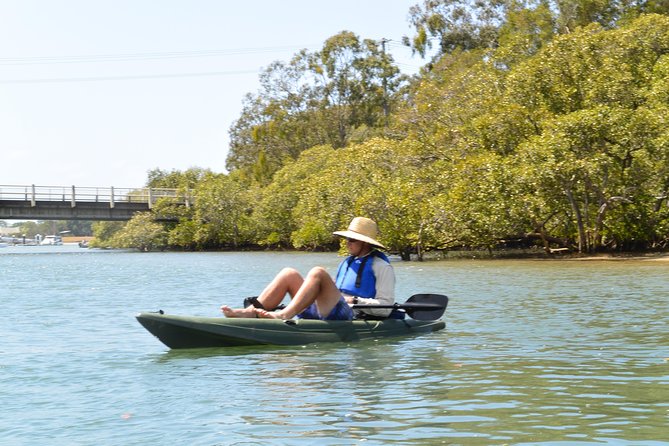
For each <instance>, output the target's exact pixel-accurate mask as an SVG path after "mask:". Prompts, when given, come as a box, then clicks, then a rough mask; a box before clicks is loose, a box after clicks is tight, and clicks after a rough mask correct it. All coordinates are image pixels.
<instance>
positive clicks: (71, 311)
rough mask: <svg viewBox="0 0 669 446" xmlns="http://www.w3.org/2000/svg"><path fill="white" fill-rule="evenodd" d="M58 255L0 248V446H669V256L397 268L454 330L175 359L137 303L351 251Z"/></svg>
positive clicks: (214, 295) (193, 304)
mask: <svg viewBox="0 0 669 446" xmlns="http://www.w3.org/2000/svg"><path fill="white" fill-rule="evenodd" d="M4 251H5V250H3V252H4ZM55 252H56V251H50V252H49V253H43V254H34V255H25V254H16V253H13V254H11V255H5V254H2V255H0V268H1V269H0V271H2V277H3V290H4V291H3V295H2V299H0V311H2V313H3V315H4V319H3V323H2V324H0V337H2V339H3V342H2V343H0V403H1V404H2V407H3V411H4V413H7V414H12V417H0V433H2V438H3V444H17V445H28V444H35V445H37V444H54V443H59V444H75V445H77V444H136V445H140V444H141V445H143V444H147V443H149V442H151V443H156V444H169V443H174V444H193V445H218V444H221V445H223V444H226V445H227V444H314V443H316V442H318V443H319V444H321V443H322V444H336V445H339V444H393V443H399V444H463V445H498V444H499V445H502V444H543V445H554V444H555V445H557V444H560V445H590V444H611V445H653V446H656V445H669V440H668V438H667V437H668V436H667V434H666V431H667V426H668V425H669V390H668V389H669V361H668V360H667V359H668V358H669V350H668V349H669V334H668V331H667V330H666V325H667V321H668V316H669V310H668V308H669V307H668V306H667V304H666V299H667V296H669V285H668V282H667V280H666V276H667V275H666V272H667V268H668V267H669V264H661V263H644V262H615V263H613V262H588V263H583V262H541V261H530V262H528V261H500V262H497V261H480V262H470V261H452V262H439V263H424V264H418V263H410V264H406V263H398V264H396V271H397V276H398V295H399V296H403V297H405V298H406V297H408V296H409V295H411V294H414V293H416V292H429V291H432V292H439V293H444V294H448V295H449V296H450V298H451V301H450V304H449V308H448V310H447V312H446V318H447V327H446V329H445V330H443V331H441V332H437V333H433V334H430V335H425V336H418V337H412V338H400V339H389V340H384V341H375V342H362V343H352V344H329V345H306V346H303V347H253V348H248V347H247V348H241V347H240V348H233V349H198V350H190V351H169V350H167V349H166V348H165V347H164V346H162V344H160V343H159V342H158V341H157V340H155V339H154V338H153V337H151V336H150V335H149V334H148V333H147V332H146V331H144V330H143V328H142V327H140V326H139V324H137V323H136V321H135V320H134V317H133V315H134V314H135V313H136V312H138V311H144V310H155V309H157V308H163V309H165V310H167V311H168V312H170V313H181V314H198V315H206V316H213V315H216V314H217V311H218V306H219V305H220V304H222V303H226V304H232V305H237V304H238V303H239V301H240V300H241V298H242V297H243V296H246V295H251V294H254V293H256V292H257V290H258V289H260V288H261V287H262V284H263V283H265V281H266V280H268V279H269V278H271V276H272V275H273V274H274V273H275V272H276V271H277V270H278V269H280V267H282V266H283V265H293V266H296V267H297V268H298V269H301V270H302V271H306V270H307V269H308V268H309V267H310V266H311V265H313V264H321V265H324V266H326V267H328V268H330V269H331V270H332V269H334V267H335V266H336V264H337V260H338V259H337V258H336V257H335V256H333V255H330V254H292V253H291V254H268V253H246V254H235V253H182V254H177V253H162V254H157V253H154V254H138V253H117V252H109V253H95V252H92V251H87V250H84V253H80V252H69V253H64V252H63V253H62V254H64V255H55V254H54V253H55Z"/></svg>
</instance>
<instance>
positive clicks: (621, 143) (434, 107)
mask: <svg viewBox="0 0 669 446" xmlns="http://www.w3.org/2000/svg"><path fill="white" fill-rule="evenodd" d="M586 3H587V5H586V6H584V3H583V2H582V1H579V0H564V1H555V0H547V1H540V2H537V1H516V0H513V1H511V0H502V1H500V2H480V1H475V0H435V1H424V2H421V3H419V4H417V5H416V6H415V7H412V8H411V9H410V11H409V22H410V24H411V26H412V28H413V32H414V35H413V36H407V37H405V39H404V40H403V44H404V45H407V46H409V47H410V48H411V49H412V50H414V52H415V53H416V54H417V55H419V56H422V57H424V58H425V56H426V55H428V54H429V55H431V56H430V58H429V60H425V62H426V63H425V65H424V66H423V67H422V69H421V70H420V72H419V73H418V74H416V75H415V76H413V77H407V76H404V75H402V74H401V72H400V70H399V68H398V66H397V65H396V64H395V62H394V60H393V58H392V56H391V55H390V53H389V52H387V51H385V46H384V45H386V44H387V43H388V42H386V41H385V40H384V41H383V42H379V41H375V40H371V39H361V38H360V37H359V36H357V35H355V34H354V33H352V32H350V31H342V32H341V33H339V34H337V35H335V36H332V37H330V38H328V39H327V40H326V41H325V42H324V44H323V47H322V49H321V50H317V51H314V52H310V51H307V50H303V51H301V52H299V53H297V54H295V55H294V57H293V58H292V59H291V60H290V61H277V62H275V63H273V64H271V65H270V66H269V67H267V68H266V69H265V70H264V71H263V72H262V73H261V74H260V81H261V82H260V85H261V87H260V89H259V91H257V92H255V93H249V94H248V95H247V97H246V99H245V101H244V104H243V108H242V112H241V114H240V116H239V118H238V119H237V120H236V121H235V122H234V123H233V125H232V126H231V127H230V129H229V135H230V145H229V151H228V155H227V159H226V169H227V172H226V173H215V172H212V171H211V170H209V169H204V168H198V167H193V168H190V169H188V170H185V171H174V170H173V171H163V170H160V169H155V170H152V171H150V172H149V173H148V180H147V186H148V187H164V188H176V189H179V190H180V191H181V192H183V194H185V195H186V196H188V197H190V198H192V200H191V199H189V200H187V202H188V203H189V205H188V206H183V205H179V204H177V203H170V202H169V200H168V199H164V198H163V199H161V200H159V201H158V202H157V203H156V204H155V205H154V206H153V207H152V211H151V212H149V213H143V214H136V215H135V216H134V217H133V218H132V219H131V220H130V221H129V222H127V223H124V222H99V223H95V224H94V225H93V233H94V235H95V237H96V240H95V241H94V242H92V244H93V245H98V246H102V247H107V246H113V247H122V248H136V249H139V250H142V251H150V250H164V249H174V250H184V251H199V250H202V251H211V250H238V249H246V248H249V249H251V247H253V249H255V247H257V248H258V249H297V250H303V251H324V250H327V251H331V250H336V249H337V248H338V247H339V245H338V243H337V240H335V239H334V237H333V236H332V233H333V232H334V231H337V230H341V228H343V227H346V225H347V224H348V222H350V221H351V219H352V218H353V217H355V216H366V217H369V218H372V219H373V220H375V221H376V222H377V223H378V224H379V228H380V233H381V238H382V240H383V243H384V244H385V245H386V246H388V247H389V248H390V249H389V252H391V253H396V254H398V255H399V256H400V257H401V258H402V259H404V260H410V259H416V258H417V259H419V260H420V259H423V258H427V257H430V256H432V255H434V253H436V252H448V253H449V254H448V255H449V256H451V255H455V254H452V253H453V252H461V251H460V250H463V249H467V250H470V249H480V250H481V252H482V253H481V254H480V255H478V254H477V255H475V257H476V258H484V257H489V258H495V257H500V256H505V255H507V254H506V251H504V250H506V249H512V248H513V249H527V250H530V251H531V252H529V254H526V256H527V257H531V256H532V255H536V257H540V258H556V259H558V258H560V259H562V258H568V259H572V258H573V259H578V260H585V259H589V258H594V259H600V258H610V259H625V258H629V257H630V256H631V257H632V258H634V257H640V258H642V259H643V258H646V255H645V254H644V255H641V256H637V255H635V254H634V253H637V252H639V253H641V252H644V253H654V252H663V251H666V250H668V249H669V82H668V81H667V79H669V2H614V1H612V0H611V1H602V2H586ZM165 220H171V222H165ZM534 251H536V253H534ZM509 252H511V251H509ZM430 253H432V254H430ZM495 253H499V254H495ZM600 253H602V254H600ZM604 253H608V254H604ZM617 253H632V254H630V255H627V254H617ZM514 256H517V255H514ZM604 256H606V257H604ZM651 257H652V256H651Z"/></svg>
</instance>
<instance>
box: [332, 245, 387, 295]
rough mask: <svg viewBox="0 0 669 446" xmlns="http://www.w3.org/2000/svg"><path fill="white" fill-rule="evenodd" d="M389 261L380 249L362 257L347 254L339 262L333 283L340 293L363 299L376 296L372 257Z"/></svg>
mask: <svg viewBox="0 0 669 446" xmlns="http://www.w3.org/2000/svg"><path fill="white" fill-rule="evenodd" d="M375 256H376V257H378V258H380V259H382V260H383V261H385V262H388V263H390V260H388V257H386V255H385V254H384V253H382V252H380V251H376V250H374V251H372V252H370V253H369V254H367V255H366V256H364V257H359V258H355V257H354V256H349V257H347V258H346V259H344V260H343V261H342V262H341V263H340V264H339V269H338V270H337V278H336V280H335V283H336V284H337V288H339V291H341V292H342V293H346V294H348V295H350V296H357V297H361V298H363V299H373V298H374V297H375V296H376V277H375V276H374V271H373V270H372V263H373V261H374V257H375Z"/></svg>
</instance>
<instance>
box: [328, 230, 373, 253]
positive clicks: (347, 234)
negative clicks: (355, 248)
mask: <svg viewBox="0 0 669 446" xmlns="http://www.w3.org/2000/svg"><path fill="white" fill-rule="evenodd" d="M333 234H334V235H338V236H339V237H344V238H352V239H354V240H360V241H361V242H365V243H369V244H370V245H374V246H378V247H379V248H383V249H386V247H385V246H383V245H382V244H381V243H379V242H377V241H376V240H374V239H373V238H371V237H367V236H366V235H362V234H358V233H357V232H353V231H336V232H333Z"/></svg>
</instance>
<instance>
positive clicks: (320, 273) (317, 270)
mask: <svg viewBox="0 0 669 446" xmlns="http://www.w3.org/2000/svg"><path fill="white" fill-rule="evenodd" d="M325 276H328V277H329V276H330V275H329V274H328V272H327V270H326V269H325V268H323V267H322V266H315V267H313V268H311V270H310V271H309V277H315V278H322V277H325Z"/></svg>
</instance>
